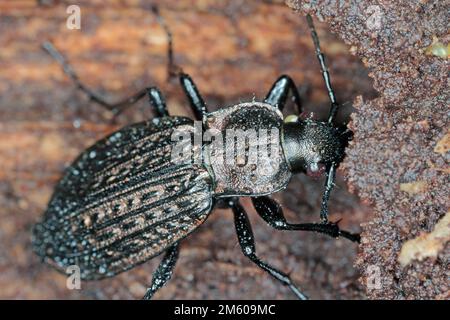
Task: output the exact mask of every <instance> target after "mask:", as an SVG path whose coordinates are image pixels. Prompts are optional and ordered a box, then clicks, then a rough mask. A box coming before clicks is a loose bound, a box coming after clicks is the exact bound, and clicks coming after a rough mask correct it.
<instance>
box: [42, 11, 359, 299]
mask: <svg viewBox="0 0 450 320" xmlns="http://www.w3.org/2000/svg"><path fill="white" fill-rule="evenodd" d="M154 12H155V13H156V14H157V10H156V8H154ZM156 16H157V19H158V21H159V22H160V24H161V25H162V26H163V27H164V29H165V30H166V32H167V35H168V39H169V47H168V48H169V65H170V68H169V72H171V71H170V70H172V71H173V70H174V67H173V58H172V38H171V34H170V31H169V29H168V27H167V25H166V24H165V23H164V21H163V20H162V18H161V17H160V16H159V15H158V14H157V15H156ZM307 21H308V24H309V27H310V29H311V34H312V38H313V41H314V44H315V48H316V54H317V57H318V59H319V62H320V66H321V71H322V74H323V78H324V80H325V84H326V87H327V90H328V94H329V97H330V100H331V111H330V115H329V118H328V120H327V121H325V122H323V121H316V120H312V119H306V120H302V119H300V118H298V117H297V116H288V117H286V118H285V119H283V115H282V114H281V110H282V109H283V107H284V105H285V103H286V101H287V98H288V94H289V91H291V92H292V94H293V100H294V102H295V104H296V106H297V107H298V112H299V113H300V112H301V111H302V107H301V101H300V95H299V93H298V91H297V88H296V86H295V84H294V82H293V80H292V79H291V78H290V77H289V76H286V75H284V76H281V77H280V78H279V79H278V80H277V81H276V82H275V83H274V85H273V87H272V88H271V90H270V91H269V93H268V94H267V96H266V98H265V99H264V101H263V102H254V101H253V102H248V103H241V104H238V105H234V106H231V107H228V108H224V109H221V110H218V111H215V112H212V113H209V112H208V111H207V108H206V104H205V103H204V101H203V99H202V97H201V95H200V94H199V92H198V90H197V88H196V86H195V84H194V82H193V81H192V79H191V78H190V77H189V76H188V75H187V74H184V73H182V72H181V71H179V77H180V81H181V85H182V87H183V89H184V91H185V93H186V95H187V97H188V99H189V102H190V105H191V107H192V108H193V111H194V114H195V116H196V118H197V120H201V124H202V126H201V130H202V132H205V131H206V130H215V132H219V133H223V134H225V135H226V132H227V130H229V129H239V130H246V129H247V130H248V129H255V130H257V129H264V128H275V129H277V130H279V133H280V134H279V136H278V138H277V140H276V141H275V142H279V146H278V148H277V149H275V151H274V152H273V151H271V153H270V155H269V154H266V155H265V156H263V157H262V158H261V157H260V158H259V159H258V162H257V163H256V164H252V166H251V167H248V166H247V165H242V163H239V161H237V162H235V163H233V164H229V163H224V162H223V161H219V158H218V157H219V156H220V155H221V153H220V152H217V150H214V144H213V143H210V144H209V145H208V146H209V147H210V148H200V149H198V148H197V149H196V150H197V152H199V150H200V153H201V155H202V156H205V157H207V158H208V160H209V161H204V162H201V163H193V162H192V161H187V162H176V161H173V158H172V152H173V150H174V146H175V142H174V140H173V138H172V137H173V134H174V133H175V132H177V131H178V130H186V128H187V130H188V131H189V130H191V129H192V130H194V122H193V120H191V119H188V118H184V117H172V116H169V113H168V111H167V108H166V105H165V101H164V99H163V97H162V95H161V93H160V92H159V90H158V89H157V88H155V87H151V88H147V89H145V90H141V91H139V92H138V93H137V94H135V95H133V96H132V97H130V98H128V99H125V100H124V101H123V102H121V103H118V104H109V103H107V102H105V101H104V100H102V99H101V98H100V97H98V96H97V95H95V94H94V93H93V92H91V91H90V90H89V89H88V88H86V87H85V86H84V85H83V84H82V83H81V82H80V81H79V79H78V77H77V75H76V74H75V72H74V71H73V69H72V68H71V67H70V65H69V64H68V63H67V62H66V61H65V59H64V58H63V56H62V55H61V54H60V53H59V52H58V51H56V49H55V48H54V47H53V46H52V45H51V44H50V43H45V44H44V48H45V49H46V50H47V51H48V52H49V53H50V54H51V55H52V56H53V57H54V58H55V59H56V60H57V61H58V62H59V63H60V64H62V66H63V67H64V71H65V72H66V73H67V74H68V75H69V76H70V77H71V78H72V79H73V80H74V81H75V83H76V84H77V85H78V87H79V88H80V89H81V90H83V91H84V92H85V93H87V94H88V95H89V97H90V98H91V99H92V100H94V101H96V102H98V103H100V104H101V105H103V106H105V107H107V108H108V109H110V110H112V111H114V112H116V113H118V112H120V111H122V110H123V109H124V108H125V107H126V106H127V105H130V104H132V103H133V102H135V101H137V100H139V99H140V98H142V97H143V96H145V95H147V96H148V97H149V100H150V104H151V105H152V106H153V107H154V109H155V111H156V113H157V115H158V118H155V119H153V120H150V121H145V122H141V123H136V124H133V125H130V126H127V127H125V128H122V129H121V130H119V131H117V132H115V133H113V134H111V135H110V136H108V137H106V138H104V139H102V140H100V141H98V142H97V143H95V144H94V145H93V146H91V147H90V148H88V149H87V150H86V151H84V152H83V153H82V154H81V155H80V156H79V157H78V158H77V159H76V160H75V161H74V162H73V163H72V165H71V166H70V167H68V168H67V170H66V171H65V174H64V176H63V177H62V179H61V181H60V182H59V183H58V185H57V186H56V188H55V192H54V194H53V196H52V198H51V200H50V202H49V205H48V209H47V211H46V212H45V214H44V218H43V221H42V222H40V223H38V224H36V226H35V227H34V229H33V248H34V250H35V252H36V253H37V254H38V255H39V256H40V257H42V258H43V260H44V261H45V262H47V263H50V264H51V265H53V266H55V267H56V268H57V269H59V270H64V269H65V268H66V267H68V266H70V265H77V266H79V268H80V270H81V278H82V279H88V280H92V279H102V278H105V277H110V276H114V275H116V274H118V273H120V272H123V271H126V270H128V269H131V268H133V267H134V266H136V265H138V264H141V263H143V262H145V261H147V260H149V259H151V258H153V257H155V256H158V255H160V254H161V253H163V252H165V256H164V258H163V260H162V262H161V264H160V265H159V267H158V268H157V270H156V271H155V272H154V274H153V279H152V284H151V286H150V287H149V289H148V291H147V293H146V294H145V296H144V298H145V299H149V298H151V297H152V296H153V294H154V293H155V292H156V291H157V290H158V289H159V288H161V287H162V286H163V285H164V284H165V283H166V282H167V281H168V280H169V279H170V277H171V275H172V271H173V268H174V266H175V263H176V260H177V257H178V247H179V243H180V241H181V240H182V239H183V238H185V237H186V236H188V235H189V234H190V233H191V232H192V231H193V230H195V229H196V228H197V227H199V226H200V225H201V224H202V223H203V222H204V221H205V220H206V218H207V217H208V215H209V213H210V212H211V211H212V209H213V207H214V206H215V205H220V206H225V207H229V208H231V209H232V210H233V213H234V218H235V225H236V232H237V235H238V240H239V243H240V246H241V249H242V252H243V253H244V255H245V256H247V257H248V258H250V259H251V261H253V262H254V263H255V264H256V265H258V266H259V267H260V268H262V269H263V270H265V271H267V272H268V273H269V274H270V275H271V276H272V277H274V278H275V279H277V280H279V281H280V282H281V283H282V284H284V285H287V286H289V288H290V289H291V290H292V291H293V292H294V293H295V295H296V296H297V297H298V298H300V299H306V296H305V295H304V294H303V293H302V292H301V291H300V290H299V289H298V288H297V287H296V286H295V284H294V283H292V281H291V280H290V278H289V276H288V275H287V274H285V273H283V272H281V271H279V270H277V269H275V268H274V267H272V266H271V265H269V264H267V263H266V262H263V261H261V260H260V259H259V258H258V257H257V255H256V252H255V243H254V238H253V234H252V230H251V226H250V224H249V220H248V217H247V214H246V212H245V210H244V208H243V207H242V206H241V205H240V203H239V200H238V197H240V196H249V197H252V201H253V205H254V207H255V209H256V211H257V212H258V214H259V215H260V216H261V217H262V218H263V219H264V220H265V221H266V222H267V223H268V224H269V225H270V226H272V227H274V228H275V229H278V230H306V231H316V232H320V233H324V234H327V235H330V236H332V237H339V236H342V237H345V238H347V239H349V240H351V241H355V242H358V241H359V235H357V234H352V233H349V232H346V231H343V230H340V229H339V227H338V226H337V224H336V223H332V222H329V221H328V219H327V215H328V199H329V195H330V192H331V190H332V188H333V185H334V179H335V171H336V168H337V166H338V165H339V163H340V162H341V161H342V159H343V157H344V151H345V148H346V146H347V144H348V141H349V139H350V138H351V131H350V130H348V129H346V128H338V127H336V126H335V125H334V118H335V115H336V112H337V109H338V107H339V105H338V103H337V102H336V99H335V95H334V92H333V90H332V88H331V84H330V78H329V74H328V71H327V68H326V65H325V62H324V56H323V54H322V53H321V51H320V46H319V41H318V37H317V34H316V32H315V29H314V26H313V23H312V19H311V17H310V16H307ZM245 141H246V142H245V147H246V148H247V149H248V147H249V146H251V145H252V144H254V143H255V141H253V140H251V139H247V140H245ZM258 143H259V142H258ZM271 143H272V140H271V142H267V140H266V142H265V145H266V146H267V145H269V144H271ZM226 148H228V146H226ZM232 148H233V150H234V146H233V147H232ZM194 149H195V147H194V148H193V149H192V150H194ZM205 150H209V153H206V151H205ZM247 151H248V150H247ZM233 152H234V151H233ZM233 154H234V153H233ZM188 155H189V156H190V155H191V154H190V153H188ZM246 155H247V156H248V152H247V153H246ZM247 160H248V159H247ZM247 162H248V161H247ZM244 163H245V161H244ZM274 164H275V165H274ZM299 172H303V173H306V174H310V175H316V174H320V173H323V172H325V173H326V176H327V179H326V184H325V191H324V194H323V199H322V207H321V212H320V216H321V222H320V223H304V224H291V223H289V222H287V221H286V219H285V218H284V216H283V212H282V209H281V207H280V206H279V205H278V204H277V203H276V202H275V201H274V200H272V199H271V198H269V197H268V195H269V194H272V193H274V192H276V191H279V190H282V189H284V188H285V187H286V185H287V184H288V182H289V180H290V178H291V176H292V175H293V174H294V173H299Z"/></svg>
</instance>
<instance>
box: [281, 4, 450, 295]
mask: <svg viewBox="0 0 450 320" xmlns="http://www.w3.org/2000/svg"><path fill="white" fill-rule="evenodd" d="M287 3H288V5H289V6H290V7H292V8H294V9H296V10H299V11H300V13H302V14H305V13H310V14H312V15H314V16H316V17H318V18H319V19H320V20H322V21H325V22H326V23H327V24H328V25H329V26H330V28H331V30H332V31H333V32H335V33H336V34H337V35H338V36H339V37H340V38H341V39H343V40H344V41H345V42H346V43H347V44H348V45H351V48H350V50H351V52H352V53H354V54H356V55H357V56H359V57H360V58H361V59H362V61H363V62H364V64H365V65H366V66H367V68H369V70H370V74H369V76H370V77H371V78H373V80H374V87H375V89H376V90H377V91H378V92H379V93H380V97H378V98H376V99H374V100H368V99H363V98H362V97H358V98H357V99H356V100H355V103H354V106H355V108H356V112H354V113H353V114H352V121H351V128H352V130H353V131H354V133H355V137H354V140H353V142H352V143H351V146H350V147H349V148H348V151H347V158H346V160H345V162H344V164H343V167H344V171H345V173H346V177H347V181H348V184H349V186H350V188H351V189H352V190H353V191H354V192H356V193H357V194H358V195H359V196H360V197H361V198H362V199H363V200H365V201H368V202H370V203H372V204H373V206H374V208H375V216H374V218H373V219H372V220H371V221H370V222H368V223H365V224H364V225H363V236H362V244H361V247H360V253H359V255H358V258H357V267H358V269H359V270H360V271H361V274H362V277H361V279H360V280H361V283H362V284H363V285H364V286H365V288H366V292H367V294H368V296H369V297H370V298H383V299H405V298H406V299H413V298H416V299H418V298H421V299H448V298H449V287H448V261H449V253H450V252H449V249H450V247H449V243H448V242H449V240H450V237H449V233H450V231H449V228H450V226H449V223H448V215H449V214H448V209H449V201H448V199H449V172H450V171H449V168H448V160H449V153H448V151H449V142H448V141H449V131H448V130H449V102H450V101H449V87H448V44H447V43H448V40H449V35H448V29H447V26H448V6H447V4H446V3H445V2H443V1H395V2H391V3H388V2H385V1H383V2H382V1H349V2H339V1H314V2H312V1H288V2H287Z"/></svg>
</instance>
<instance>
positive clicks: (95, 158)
mask: <svg viewBox="0 0 450 320" xmlns="http://www.w3.org/2000/svg"><path fill="white" fill-rule="evenodd" d="M192 125H193V123H192V120H190V119H187V118H182V117H167V118H157V119H154V120H151V121H147V122H141V123H137V124H134V125H131V126H128V127H125V128H123V129H121V130H120V131H117V132H115V133H113V134H111V135H110V136H109V137H106V138H105V139H103V140H101V141H99V142H97V143H96V144H95V145H93V146H92V147H90V148H89V149H87V150H86V151H84V152H83V153H82V154H81V155H80V156H79V157H78V159H77V160H75V162H74V163H73V164H72V165H71V166H70V167H69V168H68V169H67V170H66V172H65V175H64V176H63V178H62V179H61V181H60V182H59V184H58V185H57V187H56V189H55V193H54V194H53V197H52V199H51V200H50V203H49V206H48V209H47V211H46V212H45V215H44V220H43V221H42V222H41V223H40V224H37V225H36V227H35V229H34V232H33V237H34V239H33V246H34V250H35V251H36V252H37V254H38V255H39V256H41V257H42V258H44V260H45V261H46V262H48V263H50V264H52V265H54V266H55V267H57V268H58V269H64V268H65V267H67V266H69V265H78V266H79V267H80V271H81V276H82V278H84V279H98V278H103V277H107V276H113V275H115V274H117V273H119V272H122V271H125V270H128V269H130V268H132V267H134V266H135V265H137V264H140V263H142V262H145V261H146V260H148V259H150V258H152V257H154V256H156V255H158V254H160V253H161V252H163V251H164V250H165V249H166V248H167V247H168V246H170V245H171V244H173V243H174V242H176V241H178V240H180V239H181V238H184V237H185V236H186V235H188V234H189V233H190V232H192V231H193V230H194V229H195V228H197V227H198V226H199V225H200V224H201V223H202V222H203V221H204V220H205V219H206V218H207V216H208V213H209V211H210V208H211V205H212V196H211V192H212V190H211V189H212V187H211V181H210V176H209V174H208V172H207V170H206V169H204V168H203V167H202V166H200V165H195V164H192V163H191V162H185V163H179V162H178V163H174V162H173V161H171V151H172V148H173V145H174V143H173V142H172V141H171V135H172V133H173V132H174V130H176V129H183V130H184V129H186V128H187V129H188V130H189V129H190V128H192V129H193V127H192Z"/></svg>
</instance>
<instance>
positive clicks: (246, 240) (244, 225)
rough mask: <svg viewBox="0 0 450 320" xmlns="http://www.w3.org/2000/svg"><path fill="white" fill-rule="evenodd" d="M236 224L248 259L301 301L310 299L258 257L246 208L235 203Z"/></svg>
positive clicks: (243, 250) (240, 241)
mask: <svg viewBox="0 0 450 320" xmlns="http://www.w3.org/2000/svg"><path fill="white" fill-rule="evenodd" d="M232 209H233V213H234V224H235V226H236V233H237V236H238V240H239V244H240V246H241V250H242V252H243V253H244V255H245V256H246V257H248V258H249V259H250V260H251V261H252V262H254V263H255V264H256V265H257V266H258V267H260V268H261V269H263V270H264V271H266V272H268V273H269V274H270V275H271V276H272V277H274V278H275V279H277V280H278V281H280V282H281V283H282V284H283V285H285V286H288V287H289V288H290V289H291V290H292V292H294V294H295V295H296V296H297V298H299V299H301V300H306V299H308V298H307V297H306V296H305V295H304V294H303V293H302V292H301V291H300V290H299V289H298V288H297V287H296V286H295V284H294V283H293V282H292V280H291V278H290V277H289V276H288V275H287V274H285V273H284V272H282V271H279V270H277V269H275V268H274V267H272V266H271V265H269V264H267V263H265V262H264V261H262V260H261V259H259V258H258V257H257V256H256V247H255V239H254V237H253V232H252V227H251V225H250V221H249V220H248V217H247V213H246V212H245V210H244V208H243V207H242V206H241V205H240V204H239V202H235V203H234V204H233V207H232Z"/></svg>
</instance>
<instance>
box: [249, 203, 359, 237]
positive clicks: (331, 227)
mask: <svg viewBox="0 0 450 320" xmlns="http://www.w3.org/2000/svg"><path fill="white" fill-rule="evenodd" d="M252 202H253V206H254V207H255V209H256V212H257V213H258V214H259V215H260V217H261V218H263V220H264V221H266V222H267V224H269V225H270V226H271V227H273V228H275V229H278V230H303V231H315V232H318V233H323V234H326V235H329V236H331V237H333V238H338V237H343V238H346V239H348V240H350V241H353V242H358V243H359V241H360V235H359V234H354V233H351V232H348V231H345V230H341V229H339V226H338V225H337V223H332V222H326V223H289V222H287V221H286V218H285V217H284V214H283V210H282V209H281V207H280V205H279V204H278V203H277V202H276V201H275V200H273V199H271V198H269V197H267V196H263V197H256V198H252Z"/></svg>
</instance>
